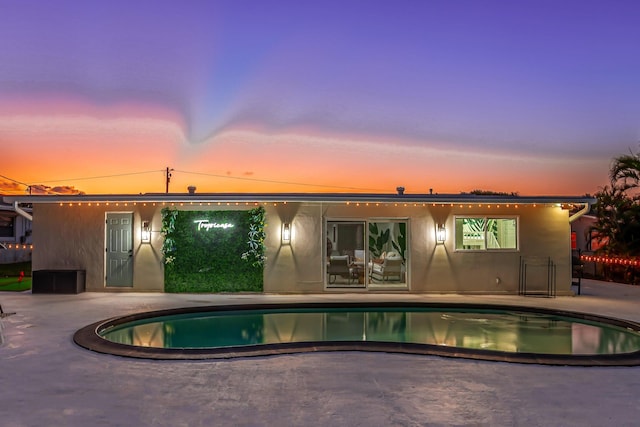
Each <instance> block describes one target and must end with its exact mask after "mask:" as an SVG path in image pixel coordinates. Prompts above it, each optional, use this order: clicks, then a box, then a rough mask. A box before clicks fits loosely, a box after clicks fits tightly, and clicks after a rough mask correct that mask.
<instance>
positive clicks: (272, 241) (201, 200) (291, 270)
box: [4, 189, 595, 295]
mask: <svg viewBox="0 0 640 427" xmlns="http://www.w3.org/2000/svg"><path fill="white" fill-rule="evenodd" d="M4 200H5V202H8V203H13V204H14V206H16V207H19V206H23V205H26V204H28V205H29V206H32V207H33V217H34V220H33V235H32V239H33V261H32V269H33V271H34V282H33V283H34V291H35V290H36V288H37V286H38V281H39V278H38V275H37V272H38V271H41V272H43V274H44V273H45V272H47V274H54V275H55V274H56V272H68V271H77V272H79V273H78V274H80V273H81V274H82V278H79V279H78V280H82V281H83V284H82V289H83V290H87V291H136V292H139V291H156V292H163V291H168V292H219V291H246V290H250V291H261V292H267V293H322V292H345V291H346V292H354V291H359V292H376V291H385V292H389V291H397V292H407V293H463V294H464V293H474V294H518V293H521V294H543V295H569V294H571V293H572V291H571V222H572V221H574V220H576V219H577V218H579V217H580V216H581V215H583V214H585V213H586V212H588V211H589V208H590V205H591V204H593V203H595V200H594V199H592V198H588V197H564V196H563V197H553V196H542V197H524V196H517V195H514V196H504V195H473V194H454V195H440V194H405V193H404V192H403V191H400V189H399V191H398V193H397V194H360V193H357V194H342V193H339V194H338V193H332V194H325V193H295V194H293V193H277V194H276V193H269V194H264V193H259V194H247V193H242V194H230V193H207V194H205V193H202V194H198V193H195V192H193V191H192V192H190V193H180V194H177V193H171V194H164V193H162V194H140V195H68V196H51V195H38V196H5V197H4ZM43 277H45V276H43ZM47 277H48V276H47ZM41 280H45V279H41ZM47 280H52V279H51V278H49V279H47ZM223 282H224V283H223Z"/></svg>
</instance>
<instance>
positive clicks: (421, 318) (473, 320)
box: [98, 307, 640, 355]
mask: <svg viewBox="0 0 640 427" xmlns="http://www.w3.org/2000/svg"><path fill="white" fill-rule="evenodd" d="M98 334H99V335H100V336H101V337H102V338H104V339H106V340H108V341H110V342H113V343H117V344H124V345H129V346H137V347H149V348H159V349H220V348H238V347H246V346H261V345H275V344H290V343H318V342H337V343H340V342H365V343H401V344H403V343H404V344H421V345H427V346H438V347H442V348H444V347H449V348H459V349H471V350H474V351H488V352H490V351H497V352H506V353H535V354H541V355H617V354H628V353H634V352H638V351H640V333H639V332H638V331H637V330H635V329H633V328H630V327H628V326H624V325H622V326H621V325H616V324H608V323H602V322H597V321H591V320H586V319H582V318H574V317H568V316H562V315H556V314H548V313H537V312H529V311H514V310H497V309H484V308H483V309H476V308H445V309H443V308H439V307H438V308H420V307H379V308H377V307H367V308H357V307H344V308H287V309H268V310H244V309H243V310H230V311H210V312H196V313H186V314H175V315H166V316H160V317H152V318H145V319H140V320H135V321H131V322H126V323H122V324H115V325H110V326H107V327H105V328H104V329H99V330H98Z"/></svg>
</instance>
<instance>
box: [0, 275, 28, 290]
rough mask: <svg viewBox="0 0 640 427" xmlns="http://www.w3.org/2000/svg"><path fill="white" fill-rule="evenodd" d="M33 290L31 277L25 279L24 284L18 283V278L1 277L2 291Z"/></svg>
mask: <svg viewBox="0 0 640 427" xmlns="http://www.w3.org/2000/svg"><path fill="white" fill-rule="evenodd" d="M29 289H31V277H25V278H24V279H22V282H18V278H17V277H0V292H1V291H14V292H20V291H28V290H29Z"/></svg>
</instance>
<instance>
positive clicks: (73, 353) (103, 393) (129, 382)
mask: <svg viewBox="0 0 640 427" xmlns="http://www.w3.org/2000/svg"><path fill="white" fill-rule="evenodd" d="M364 298H366V299H370V300H376V301H377V300H419V301H445V302H448V301H455V302H467V301H469V302H481V303H500V304H514V305H527V306H544V307H549V308H558V309H567V310H573V311H581V312H591V313H596V314H601V315H605V316H611V317H617V318H623V319H628V320H633V321H638V322H640V310H639V309H638V308H639V307H640V287H632V286H628V285H620V284H615V283H603V282H597V281H591V280H584V281H583V287H582V295H581V296H577V297H558V298H552V299H547V298H530V297H527V298H524V297H517V296H457V295H425V296H419V295H399V294H394V295H381V294H373V295H363V294H356V293H353V294H348V295H345V294H322V295H306V296H300V295H295V296H294V295H246V294H239V295H193V294H190V295H184V294H183V295H175V294H141V293H135V294H129V293H83V294H79V295H32V294H31V293H30V292H27V293H9V292H0V304H2V307H3V309H4V311H6V312H16V314H14V315H11V316H8V317H5V318H3V319H2V320H1V326H0V332H1V334H2V338H3V342H2V344H1V345H0V404H1V407H2V411H0V425H2V426H6V427H13V426H42V425H48V426H88V425H91V426H128V425H139V426H148V425H157V426H190V427H193V426H214V425H234V426H272V425H278V426H284V425H300V426H303V425H304V426H309V425H328V424H330V425H334V426H343V425H344V426H347V425H348V426H357V425H362V426H391V425H399V426H420V425H433V426H439V425H442V426H451V425H456V426H460V425H491V426H497V425H504V426H514V425H515V426H604V425H612V426H613V425H615V426H627V425H628V426H632V425H637V424H638V420H639V419H640V405H639V403H640V397H639V396H638V390H640V367H635V368H627V367H616V368H611V367H609V368H604V367H591V368H583V367H579V368H578V367H559V366H540V365H521V364H509V363H501V362H479V361H470V360H462V359H448V358H440V357H425V356H417V355H402V354H385V353H362V352H335V353H308V354H297V355H279V356H270V357H259V358H244V359H234V360H226V361H196V362H194V361H188V362H185V361H146V360H134V359H126V358H121V357H117V356H111V355H103V354H98V353H92V352H90V351H88V350H85V349H82V348H80V347H78V346H76V345H75V344H74V343H73V341H72V335H73V333H74V332H75V331H76V330H78V329H79V328H81V327H83V326H85V325H87V324H89V323H92V322H95V321H98V320H101V319H106V318H109V317H113V316H118V315H123V314H128V313H133V312H139V311H146V310H156V309H162V308H173V307H182V306H194V305H212V304H230V303H247V302H253V301H259V302H292V301H297V300H301V299H304V300H307V301H309V300H313V301H336V300H345V299H350V300H361V299H364Z"/></svg>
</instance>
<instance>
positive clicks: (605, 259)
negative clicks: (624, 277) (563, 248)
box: [580, 255, 640, 266]
mask: <svg viewBox="0 0 640 427" xmlns="http://www.w3.org/2000/svg"><path fill="white" fill-rule="evenodd" d="M580 260H581V261H586V262H595V263H600V264H607V265H613V264H617V265H632V266H639V265H640V261H639V260H637V259H636V258H619V257H609V256H603V255H600V256H596V255H581V256H580Z"/></svg>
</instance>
